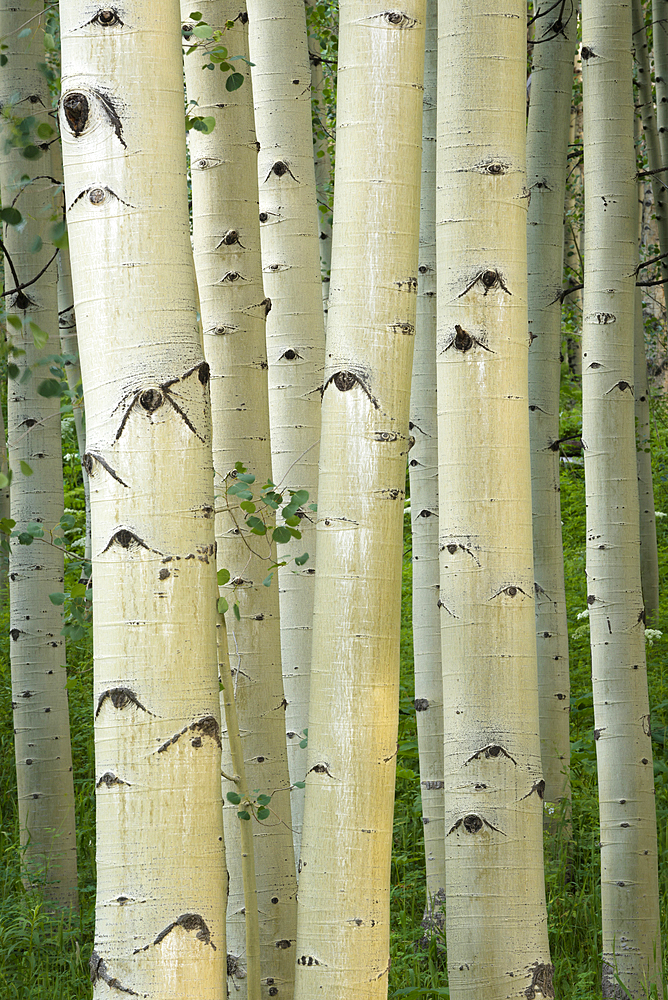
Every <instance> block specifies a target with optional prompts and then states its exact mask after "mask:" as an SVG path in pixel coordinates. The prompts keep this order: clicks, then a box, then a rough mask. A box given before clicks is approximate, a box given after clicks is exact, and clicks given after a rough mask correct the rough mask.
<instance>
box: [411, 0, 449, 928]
mask: <svg viewBox="0 0 668 1000" xmlns="http://www.w3.org/2000/svg"><path fill="white" fill-rule="evenodd" d="M436 18H437V0H428V2H427V25H426V32H425V66H424V99H423V110H422V193H421V198H420V254H419V264H418V287H417V316H416V322H415V354H414V357H413V380H412V384H411V408H410V416H411V420H410V424H409V431H410V437H411V438H412V439H413V441H414V444H413V445H412V447H411V449H410V454H409V461H408V471H409V474H410V487H411V528H412V532H413V657H414V663H415V711H416V713H417V732H418V747H419V753H420V784H421V792H422V820H423V823H422V826H423V831H424V850H425V860H426V875H427V878H426V890H427V900H426V912H425V920H426V921H427V924H428V926H427V931H428V932H429V929H430V928H431V929H432V930H442V926H443V915H442V913H440V912H439V911H440V909H441V906H442V903H443V902H444V901H445V853H444V851H445V839H444V829H443V680H442V677H441V623H440V611H439V608H438V604H437V601H438V585H439V568H438V443H437V441H438V430H437V421H436V221H435V210H436V55H437V43H438V37H437V24H436ZM439 915H440V918H441V919H440V925H439V919H438V918H439Z"/></svg>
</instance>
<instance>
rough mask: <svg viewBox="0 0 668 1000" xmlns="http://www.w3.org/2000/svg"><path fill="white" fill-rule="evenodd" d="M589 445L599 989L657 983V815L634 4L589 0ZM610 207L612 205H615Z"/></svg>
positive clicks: (610, 994)
mask: <svg viewBox="0 0 668 1000" xmlns="http://www.w3.org/2000/svg"><path fill="white" fill-rule="evenodd" d="M582 14H583V17H582V24H583V27H582V36H583V48H582V54H583V83H584V136H585V212H586V217H587V226H586V247H585V261H586V273H585V290H584V324H583V329H584V341H583V355H582V357H583V363H582V368H583V373H582V396H583V404H582V409H583V426H582V430H583V442H584V446H585V453H584V454H585V483H586V499H587V589H588V597H587V603H588V606H589V622H590V632H591V654H592V679H593V691H594V719H595V726H596V729H595V733H594V735H595V738H596V756H597V761H598V778H599V811H600V822H601V904H602V912H603V997H604V1000H612V998H614V1000H617V998H619V997H623V996H625V994H624V992H623V991H622V990H620V987H619V985H618V979H619V980H621V982H622V983H623V985H624V988H625V990H626V993H627V994H628V996H629V997H631V998H633V1000H635V998H639V997H642V996H645V995H647V993H646V990H647V989H648V987H649V986H650V985H651V984H657V987H658V990H659V993H660V991H661V985H660V983H661V942H660V931H659V897H658V883H657V853H656V851H657V846H656V816H655V805H654V787H653V769H652V742H651V737H650V727H649V707H648V699H647V675H646V666H645V638H644V625H643V604H642V595H641V587H640V560H639V551H638V550H639V545H638V542H639V539H638V488H637V478H636V476H637V474H636V447H635V427H634V389H633V384H634V372H633V327H634V300H635V267H636V263H637V258H638V243H637V213H636V204H637V191H636V183H635V172H636V163H635V151H634V141H633V115H634V109H633V92H632V82H631V81H632V64H631V10H630V8H629V5H628V4H625V3H620V2H618V0H583V5H582ZM611 205H614V211H613V212H611V211H610V210H609V209H610V206H611Z"/></svg>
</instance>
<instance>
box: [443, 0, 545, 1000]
mask: <svg viewBox="0 0 668 1000" xmlns="http://www.w3.org/2000/svg"><path fill="white" fill-rule="evenodd" d="M525 17H526V7H525V4H524V3H523V2H521V0H506V2H504V3H500V4H496V5H495V6H494V10H493V12H492V11H491V9H490V5H489V3H487V0H466V2H463V3H462V2H461V0H456V2H455V0H450V2H446V0H442V2H441V3H440V4H439V70H440V72H439V92H438V161H437V187H436V192H437V202H436V218H437V220H438V221H437V225H436V249H437V283H438V335H437V352H438V354H437V357H438V410H439V419H438V440H439V484H438V488H439V517H440V550H441V593H440V601H439V605H440V610H441V628H442V633H441V634H442V649H443V694H444V704H443V715H444V731H445V734H446V736H445V865H446V892H447V897H446V937H447V949H448V977H449V985H450V996H451V997H452V1000H461V998H464V997H470V996H481V995H484V996H485V997H486V998H488V1000H501V998H504V1000H505V998H507V997H508V996H513V997H525V996H529V995H531V996H534V997H539V996H540V997H550V996H552V995H553V994H552V966H551V964H550V957H549V946H548V939H547V915H546V911H545V892H544V881H543V822H542V820H543V802H542V797H543V790H544V781H543V777H542V768H541V753H540V740H539V735H538V690H537V676H536V640H535V607H534V577H533V560H532V538H531V480H530V467H529V465H530V463H529V421H528V406H527V354H528V338H527V305H526V294H527V293H526V273H527V269H526V219H527V216H526V207H527V195H528V192H527V189H526V187H525V180H526V173H525V155H526V150H525V141H524V129H525V125H524V123H525V114H526V98H525V69H526V34H525ZM472 39H475V44H472Z"/></svg>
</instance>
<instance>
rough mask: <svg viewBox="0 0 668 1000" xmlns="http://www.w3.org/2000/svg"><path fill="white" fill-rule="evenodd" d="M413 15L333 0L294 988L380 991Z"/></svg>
mask: <svg viewBox="0 0 668 1000" xmlns="http://www.w3.org/2000/svg"><path fill="white" fill-rule="evenodd" d="M424 28H425V4H424V0H422V2H420V0H411V2H410V3H409V4H408V5H407V7H406V8H405V9H402V11H401V12H395V11H383V12H379V8H378V7H377V5H374V4H371V3H369V2H366V0H364V2H361V3H360V2H359V0H356V2H352V0H344V2H343V3H342V4H341V7H340V62H339V76H338V114H337V122H338V136H337V161H336V180H335V208H334V234H333V246H332V280H331V288H330V300H329V315H328V329H327V358H326V364H325V371H324V378H323V386H324V389H323V400H322V406H323V414H322V438H321V446H320V479H319V487H318V488H319V497H318V553H319V554H318V560H319V568H318V571H317V573H316V598H315V606H314V642H313V661H312V671H311V703H310V704H311V707H310V718H309V754H308V761H309V771H308V776H307V779H306V807H305V813H304V831H303V837H302V850H301V857H300V868H301V874H300V881H299V914H300V916H299V924H298V932H297V948H296V954H297V956H298V959H297V972H296V980H295V982H296V989H295V995H296V997H297V998H298V1000H313V997H315V996H318V997H322V998H323V1000H380V998H382V997H384V996H385V995H386V992H387V971H388V967H389V962H388V959H389V874H390V855H391V842H392V803H393V797H394V774H395V758H396V739H397V708H398V705H397V702H398V683H399V604H400V597H401V563H402V551H403V538H402V523H403V495H404V485H405V472H406V454H407V452H408V437H409V430H408V422H409V390H410V373H411V366H412V355H413V337H412V335H410V333H408V331H409V330H410V331H412V330H413V329H414V327H415V311H416V299H417V296H416V287H417V281H416V277H417V265H418V235H419V234H418V203H419V192H420V161H421V114H420V110H421V100H422V89H423V88H422V65H423V53H424ZM379 164H382V165H383V169H382V171H379Z"/></svg>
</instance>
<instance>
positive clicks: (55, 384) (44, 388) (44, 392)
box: [37, 378, 60, 399]
mask: <svg viewBox="0 0 668 1000" xmlns="http://www.w3.org/2000/svg"><path fill="white" fill-rule="evenodd" d="M37 392H38V393H39V395H40V396H44V397H45V399H52V398H53V397H54V396H60V381H59V380H58V379H57V378H45V379H44V381H43V382H40V383H39V385H38V386H37Z"/></svg>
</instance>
